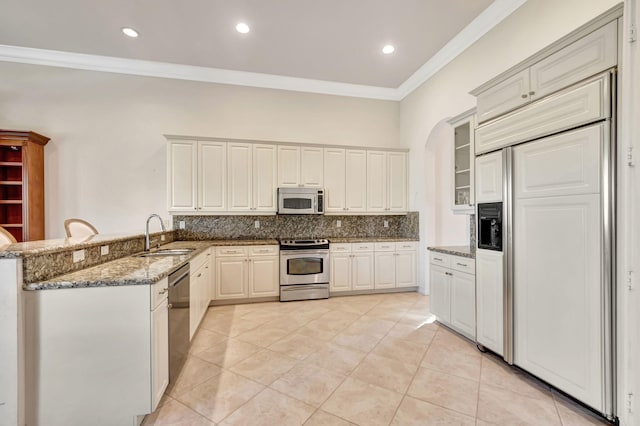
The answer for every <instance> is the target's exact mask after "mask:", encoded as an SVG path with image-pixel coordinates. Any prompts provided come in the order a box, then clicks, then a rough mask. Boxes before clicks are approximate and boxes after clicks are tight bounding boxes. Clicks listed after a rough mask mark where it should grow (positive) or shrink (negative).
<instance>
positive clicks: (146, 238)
mask: <svg viewBox="0 0 640 426" xmlns="http://www.w3.org/2000/svg"><path fill="white" fill-rule="evenodd" d="M152 217H157V218H158V220H159V221H160V226H161V227H162V232H166V231H167V230H166V229H165V227H164V222H163V221H162V218H161V217H160V215H157V214H155V213H154V214H152V215H150V216H149V217H148V218H147V227H146V228H145V232H144V250H145V251H149V250H150V249H151V247H150V246H151V243H150V241H149V221H150V220H151V218H152ZM159 246H160V243H158V247H159Z"/></svg>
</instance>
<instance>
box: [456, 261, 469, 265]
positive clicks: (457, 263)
mask: <svg viewBox="0 0 640 426" xmlns="http://www.w3.org/2000/svg"><path fill="white" fill-rule="evenodd" d="M456 265H458V266H467V264H466V263H459V262H456Z"/></svg>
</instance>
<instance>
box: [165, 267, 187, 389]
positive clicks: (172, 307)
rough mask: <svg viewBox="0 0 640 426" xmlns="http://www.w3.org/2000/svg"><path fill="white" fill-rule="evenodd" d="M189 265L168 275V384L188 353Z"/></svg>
mask: <svg viewBox="0 0 640 426" xmlns="http://www.w3.org/2000/svg"><path fill="white" fill-rule="evenodd" d="M189 296H190V294H189V264H188V263H187V264H186V265H184V266H182V267H181V268H179V269H177V270H176V271H174V272H172V273H171V274H169V383H175V380H176V379H177V378H178V375H179V374H180V370H182V366H183V365H184V363H185V361H186V360H187V355H188V353H189V309H190V308H189Z"/></svg>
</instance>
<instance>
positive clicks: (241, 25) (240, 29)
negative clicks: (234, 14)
mask: <svg viewBox="0 0 640 426" xmlns="http://www.w3.org/2000/svg"><path fill="white" fill-rule="evenodd" d="M250 30H251V29H250V28H249V26H248V25H247V24H245V23H244V22H239V23H238V25H236V31H237V32H239V33H241V34H246V33H248V32H249V31H250Z"/></svg>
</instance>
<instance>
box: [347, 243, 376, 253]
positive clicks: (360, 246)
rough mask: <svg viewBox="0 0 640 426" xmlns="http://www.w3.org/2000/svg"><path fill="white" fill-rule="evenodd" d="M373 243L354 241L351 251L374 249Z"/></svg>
mask: <svg viewBox="0 0 640 426" xmlns="http://www.w3.org/2000/svg"><path fill="white" fill-rule="evenodd" d="M373 246H374V244H373V243H353V244H351V251H352V252H354V253H358V252H363V251H373Z"/></svg>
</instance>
